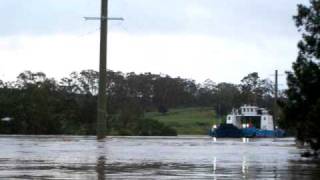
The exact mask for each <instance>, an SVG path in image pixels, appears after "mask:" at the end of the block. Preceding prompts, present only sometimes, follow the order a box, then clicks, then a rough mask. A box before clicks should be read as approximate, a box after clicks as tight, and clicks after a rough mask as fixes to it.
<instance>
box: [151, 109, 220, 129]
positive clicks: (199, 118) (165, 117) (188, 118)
mask: <svg viewBox="0 0 320 180" xmlns="http://www.w3.org/2000/svg"><path fill="white" fill-rule="evenodd" d="M145 117H146V118H152V119H156V120H159V121H160V122H163V123H165V124H166V125H168V126H170V127H172V128H175V129H176V130H177V132H178V134H179V135H206V134H208V130H209V129H210V128H211V127H212V125H213V124H214V123H215V122H216V115H215V111H214V110H213V108H203V107H202V108H179V109H169V111H168V112H167V113H165V114H161V113H159V112H148V113H146V114H145Z"/></svg>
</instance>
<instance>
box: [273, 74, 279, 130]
mask: <svg viewBox="0 0 320 180" xmlns="http://www.w3.org/2000/svg"><path fill="white" fill-rule="evenodd" d="M277 101H278V70H276V71H275V80H274V109H273V111H274V112H273V117H274V126H277V124H278V104H277Z"/></svg>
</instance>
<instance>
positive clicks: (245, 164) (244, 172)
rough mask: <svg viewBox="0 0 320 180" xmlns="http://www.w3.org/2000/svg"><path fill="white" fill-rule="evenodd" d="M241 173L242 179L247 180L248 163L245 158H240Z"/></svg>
mask: <svg viewBox="0 0 320 180" xmlns="http://www.w3.org/2000/svg"><path fill="white" fill-rule="evenodd" d="M241 172H242V177H244V178H247V175H248V172H249V166H248V162H247V159H246V156H243V157H242V168H241Z"/></svg>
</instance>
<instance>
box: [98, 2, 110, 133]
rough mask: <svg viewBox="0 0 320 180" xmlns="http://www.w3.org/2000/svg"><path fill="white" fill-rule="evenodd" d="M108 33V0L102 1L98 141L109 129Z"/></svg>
mask: <svg viewBox="0 0 320 180" xmlns="http://www.w3.org/2000/svg"><path fill="white" fill-rule="evenodd" d="M107 33H108V0H101V18H100V64H99V93H98V109H97V139H103V138H105V137H106V128H107V120H106V118H107V94H106V89H107V37H108V35H107Z"/></svg>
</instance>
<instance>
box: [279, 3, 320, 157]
mask: <svg viewBox="0 0 320 180" xmlns="http://www.w3.org/2000/svg"><path fill="white" fill-rule="evenodd" d="M294 20H295V23H296V26H297V27H298V29H299V31H300V32H302V40H300V42H299V43H298V48H299V53H298V57H297V59H296V61H295V62H294V63H293V72H287V81H288V82H287V83H288V90H287V91H286V95H287V98H288V99H287V101H285V102H281V103H280V105H281V106H282V108H283V113H284V117H283V122H282V124H283V125H284V126H285V127H287V128H290V127H291V128H295V129H296V131H297V138H298V139H299V140H301V141H303V142H306V143H308V144H310V145H311V148H312V149H313V150H314V151H315V152H317V151H318V150H319V149H320V131H319V129H320V93H319V92H320V65H319V63H320V1H319V0H310V5H309V6H305V5H298V14H297V15H296V16H294Z"/></svg>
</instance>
